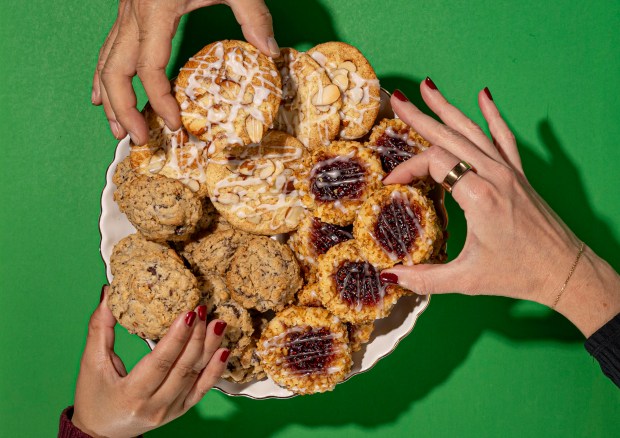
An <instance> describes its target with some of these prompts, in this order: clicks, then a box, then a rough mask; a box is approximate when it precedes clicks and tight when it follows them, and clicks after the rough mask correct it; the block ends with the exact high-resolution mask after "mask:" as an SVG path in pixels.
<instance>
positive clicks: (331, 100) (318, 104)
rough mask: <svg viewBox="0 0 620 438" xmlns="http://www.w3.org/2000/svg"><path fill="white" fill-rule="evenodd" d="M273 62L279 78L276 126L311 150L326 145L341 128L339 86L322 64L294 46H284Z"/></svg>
mask: <svg viewBox="0 0 620 438" xmlns="http://www.w3.org/2000/svg"><path fill="white" fill-rule="evenodd" d="M276 65H277V67H278V70H279V71H280V76H281V77H282V103H281V104H280V109H279V111H278V116H277V120H276V127H277V128H278V129H280V130H282V131H286V132H288V133H289V134H291V135H294V136H295V137H297V138H298V139H299V140H300V141H301V142H302V143H303V144H304V145H305V146H306V147H308V148H310V149H313V148H315V147H318V146H327V145H329V143H330V142H331V141H332V140H334V139H335V138H336V136H337V135H338V132H339V130H340V113H339V111H340V109H341V107H342V97H341V92H340V89H339V88H338V86H336V85H334V84H333V83H332V81H331V80H330V79H329V76H328V75H327V72H326V71H325V69H323V67H321V66H320V65H319V64H318V63H317V62H316V61H315V60H314V59H312V58H311V57H310V56H308V55H307V54H305V53H300V52H298V51H297V50H295V49H291V48H283V49H282V50H281V56H280V58H279V59H278V60H276Z"/></svg>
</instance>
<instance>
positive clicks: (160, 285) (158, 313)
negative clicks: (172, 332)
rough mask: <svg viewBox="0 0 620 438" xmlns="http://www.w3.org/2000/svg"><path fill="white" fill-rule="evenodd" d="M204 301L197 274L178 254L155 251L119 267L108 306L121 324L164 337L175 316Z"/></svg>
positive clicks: (149, 335)
mask: <svg viewBox="0 0 620 438" xmlns="http://www.w3.org/2000/svg"><path fill="white" fill-rule="evenodd" d="M199 301H200V291H199V290H198V288H197V281H196V277H194V276H193V275H192V273H191V272H190V271H189V270H188V269H187V268H185V266H183V264H182V263H181V262H180V261H179V260H177V259H176V258H173V257H169V256H166V255H164V254H161V253H156V252H151V253H149V254H144V255H141V256H138V257H134V258H132V259H131V260H129V261H128V262H127V263H126V264H124V265H123V266H122V268H121V269H119V270H118V271H117V273H116V274H115V275H114V279H113V280H112V284H111V285H110V291H109V295H108V299H107V303H108V307H109V308H110V310H111V311H112V313H113V314H114V317H115V318H116V320H117V321H118V322H119V324H120V325H122V326H123V327H125V328H126V329H127V330H128V331H129V332H130V333H136V334H137V335H138V336H140V337H141V338H145V339H152V340H158V339H161V338H162V337H163V336H164V335H165V334H166V332H167V331H168V328H169V327H170V325H171V324H172V322H173V321H174V320H175V318H176V317H177V316H178V315H179V314H181V313H183V312H189V311H191V310H194V309H195V308H196V306H197V305H198V303H199Z"/></svg>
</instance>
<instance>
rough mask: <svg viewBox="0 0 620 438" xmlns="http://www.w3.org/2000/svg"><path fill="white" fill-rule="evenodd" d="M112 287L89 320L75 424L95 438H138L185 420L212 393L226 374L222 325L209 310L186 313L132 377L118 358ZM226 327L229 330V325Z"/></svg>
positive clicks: (203, 307) (76, 400)
mask: <svg viewBox="0 0 620 438" xmlns="http://www.w3.org/2000/svg"><path fill="white" fill-rule="evenodd" d="M106 294H107V286H104V288H103V290H102V300H101V302H100V304H99V306H98V307H97V309H96V310H95V312H94V313H93V315H92V316H91V318H90V322H89V324H88V337H87V340H86V347H85V348H84V354H83V356H82V361H81V364H80V373H79V375H78V380H77V385H76V390H75V405H74V413H73V417H72V422H73V424H74V426H76V427H77V428H79V429H80V430H82V431H83V432H85V433H88V434H89V435H91V436H93V437H100V436H105V437H112V436H113V437H133V436H137V435H140V434H143V433H144V432H147V431H149V430H152V429H155V428H157V427H158V426H161V425H162V424H165V423H168V422H170V421H172V420H174V419H175V418H177V417H179V416H181V415H183V414H184V413H185V412H187V410H189V408H191V407H192V406H194V405H195V404H196V403H198V401H199V400H200V399H201V398H202V397H203V396H204V395H205V394H206V393H207V391H209V389H211V387H212V386H213V385H214V384H215V383H216V382H217V381H218V379H219V378H220V376H221V375H222V373H223V372H224V370H225V368H226V359H227V358H228V354H229V353H230V352H229V350H227V349H225V348H220V344H221V341H222V338H221V335H217V334H216V330H219V331H220V332H221V333H223V331H224V329H223V328H221V324H222V323H223V321H219V320H214V321H211V322H210V323H209V324H205V323H204V322H203V323H201V324H199V323H197V321H196V319H198V320H200V321H205V320H206V307H205V306H199V307H198V308H196V310H194V311H190V312H185V313H183V314H181V315H179V316H178V317H177V319H176V320H175V321H174V322H173V323H172V325H171V326H170V329H169V330H168V333H166V335H165V336H164V337H163V338H162V339H161V340H160V341H159V342H158V344H157V346H156V347H155V348H154V349H153V351H152V352H150V353H149V354H147V355H146V356H145V357H143V358H142V360H140V362H138V364H137V365H136V366H135V367H134V368H133V369H132V370H131V372H130V373H127V371H126V369H125V366H124V365H123V362H122V361H121V359H120V358H119V357H118V356H117V355H116V353H115V352H114V326H115V325H116V319H115V318H114V316H113V315H112V312H111V311H110V310H109V309H108V306H107V297H106ZM223 324H224V327H225V323H223Z"/></svg>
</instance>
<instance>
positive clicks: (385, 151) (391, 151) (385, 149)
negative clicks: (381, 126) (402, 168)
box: [369, 126, 428, 161]
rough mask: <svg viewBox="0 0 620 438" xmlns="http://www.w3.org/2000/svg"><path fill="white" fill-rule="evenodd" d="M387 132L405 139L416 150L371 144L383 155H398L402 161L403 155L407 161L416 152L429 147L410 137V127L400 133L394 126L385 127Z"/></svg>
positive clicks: (370, 146)
mask: <svg viewBox="0 0 620 438" xmlns="http://www.w3.org/2000/svg"><path fill="white" fill-rule="evenodd" d="M385 134H386V135H387V136H388V137H391V138H395V139H398V140H402V141H404V142H405V143H406V144H407V145H408V146H410V147H411V148H412V149H413V150H414V153H411V152H408V151H403V150H402V149H398V148H395V147H391V146H377V145H369V148H370V149H372V150H373V151H376V152H378V153H379V154H380V155H382V156H393V157H394V156H395V157H398V158H397V160H398V161H401V160H400V158H401V157H402V161H406V160H408V159H409V158H411V157H412V156H413V155H414V154H418V153H420V152H423V151H425V150H426V149H428V147H426V146H424V145H423V144H421V143H418V142H417V141H415V139H413V138H411V137H409V129H407V130H406V131H405V132H403V133H399V132H396V131H394V128H392V127H391V126H388V127H387V128H386V129H385Z"/></svg>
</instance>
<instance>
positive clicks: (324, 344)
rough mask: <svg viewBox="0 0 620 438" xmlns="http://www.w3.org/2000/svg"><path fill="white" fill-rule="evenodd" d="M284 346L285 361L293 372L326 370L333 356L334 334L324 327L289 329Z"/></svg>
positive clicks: (302, 372) (306, 372) (303, 372)
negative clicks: (285, 349)
mask: <svg viewBox="0 0 620 438" xmlns="http://www.w3.org/2000/svg"><path fill="white" fill-rule="evenodd" d="M286 346H287V354H286V363H287V365H288V369H289V370H291V371H292V372H294V373H299V374H308V373H320V372H323V371H325V372H327V371H328V368H329V363H330V362H331V361H332V359H333V357H334V336H333V335H332V333H331V332H330V331H329V330H328V329H327V328H325V327H321V328H311V327H307V328H305V329H302V330H295V331H291V332H289V333H288V334H287V336H286Z"/></svg>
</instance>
